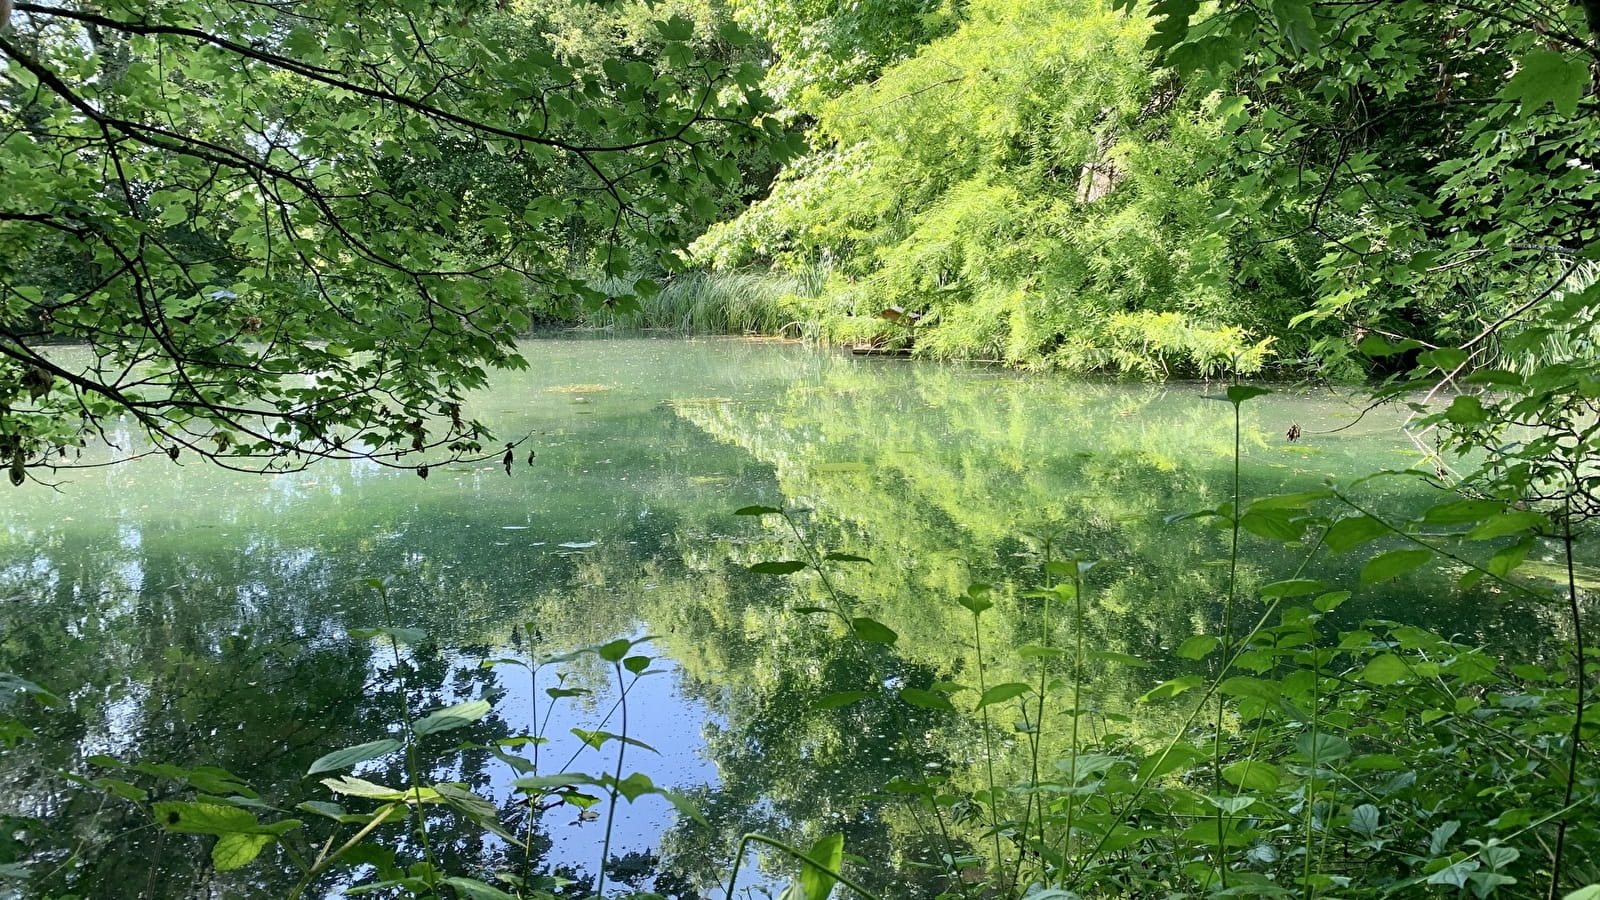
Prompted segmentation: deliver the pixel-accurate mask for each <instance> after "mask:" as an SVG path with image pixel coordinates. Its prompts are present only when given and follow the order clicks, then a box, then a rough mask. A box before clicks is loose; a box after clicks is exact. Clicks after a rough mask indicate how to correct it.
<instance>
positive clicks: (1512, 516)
mask: <svg viewBox="0 0 1600 900" xmlns="http://www.w3.org/2000/svg"><path fill="white" fill-rule="evenodd" d="M1546 524H1548V522H1547V520H1546V519H1545V517H1544V516H1542V515H1540V514H1539V513H1536V512H1512V513H1504V514H1502V515H1498V516H1495V517H1493V518H1490V519H1486V520H1484V522H1483V524H1481V525H1479V526H1478V527H1477V528H1474V529H1472V530H1471V531H1469V532H1467V540H1469V541H1486V540H1489V539H1491V538H1497V537H1505V536H1506V535H1508V534H1518V533H1520V532H1523V531H1528V530H1530V529H1537V528H1539V527H1541V526H1543V525H1546Z"/></svg>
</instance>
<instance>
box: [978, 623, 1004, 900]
mask: <svg viewBox="0 0 1600 900" xmlns="http://www.w3.org/2000/svg"><path fill="white" fill-rule="evenodd" d="M972 640H973V644H974V646H975V647H976V648H977V651H978V696H979V697H982V696H983V695H984V694H986V693H988V692H989V684H988V679H987V678H986V677H985V676H984V672H983V629H982V627H981V626H980V624H979V622H978V614H977V613H973V614H972ZM979 712H980V713H982V714H983V764H984V768H985V769H986V770H987V775H988V782H989V830H990V832H991V833H992V834H993V837H994V868H995V871H997V872H1003V871H1004V870H1005V856H1004V854H1002V853H1001V852H1000V802H999V798H998V795H997V794H996V793H995V787H994V735H993V733H992V732H991V730H990V728H989V707H987V706H985V707H983V708H982V709H981V710H979Z"/></svg>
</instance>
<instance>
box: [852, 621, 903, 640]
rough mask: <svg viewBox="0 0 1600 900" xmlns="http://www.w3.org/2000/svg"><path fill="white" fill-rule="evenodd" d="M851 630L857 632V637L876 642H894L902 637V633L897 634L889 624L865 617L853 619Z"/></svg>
mask: <svg viewBox="0 0 1600 900" xmlns="http://www.w3.org/2000/svg"><path fill="white" fill-rule="evenodd" d="M850 630H851V631H853V632H855V635H856V637H858V638H860V639H862V640H863V641H871V642H872V643H874V644H893V643H894V642H895V641H897V640H899V639H900V635H898V634H895V633H894V630H893V629H891V628H890V627H889V626H887V625H885V624H883V623H882V622H879V621H877V620H876V619H868V618H865V617H861V618H855V619H851V620H850Z"/></svg>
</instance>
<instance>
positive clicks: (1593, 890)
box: [1561, 884, 1600, 900]
mask: <svg viewBox="0 0 1600 900" xmlns="http://www.w3.org/2000/svg"><path fill="white" fill-rule="evenodd" d="M1561 900H1600V884H1588V885H1584V886H1583V887H1581V888H1578V889H1577V890H1575V891H1573V892H1571V893H1570V894H1567V895H1566V896H1565V897H1562V898H1561Z"/></svg>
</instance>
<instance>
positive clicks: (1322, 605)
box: [1311, 591, 1354, 612]
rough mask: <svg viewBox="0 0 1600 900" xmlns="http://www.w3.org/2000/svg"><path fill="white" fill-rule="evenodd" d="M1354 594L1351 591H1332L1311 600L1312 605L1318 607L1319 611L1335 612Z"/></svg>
mask: <svg viewBox="0 0 1600 900" xmlns="http://www.w3.org/2000/svg"><path fill="white" fill-rule="evenodd" d="M1352 596H1354V595H1353V594H1352V593H1351V592H1349V591H1330V592H1328V593H1326V594H1323V595H1322V596H1320V597H1318V598H1317V599H1315V600H1313V601H1311V605H1312V606H1314V607H1316V610H1317V612H1333V611H1334V610H1336V609H1338V608H1339V606H1340V605H1341V604H1343V603H1344V602H1345V601H1346V600H1349V599H1350V598H1351V597H1352Z"/></svg>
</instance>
